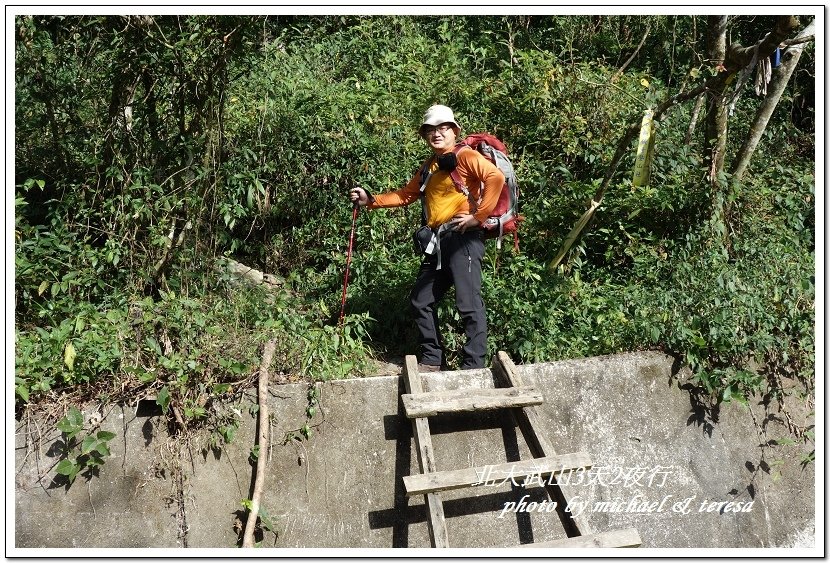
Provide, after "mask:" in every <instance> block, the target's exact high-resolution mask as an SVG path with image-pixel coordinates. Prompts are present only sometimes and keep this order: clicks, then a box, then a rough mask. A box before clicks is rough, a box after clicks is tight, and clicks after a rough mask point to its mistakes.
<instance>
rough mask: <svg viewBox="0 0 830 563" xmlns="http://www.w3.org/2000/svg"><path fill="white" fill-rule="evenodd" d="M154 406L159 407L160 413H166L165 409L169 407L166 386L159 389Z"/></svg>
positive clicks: (168, 392) (168, 395)
mask: <svg viewBox="0 0 830 563" xmlns="http://www.w3.org/2000/svg"><path fill="white" fill-rule="evenodd" d="M156 404H157V405H158V406H160V407H161V411H162V412H164V413H167V407H169V406H170V391H169V390H168V389H167V385H165V386H164V387H162V388H161V391H159V394H158V397H156Z"/></svg>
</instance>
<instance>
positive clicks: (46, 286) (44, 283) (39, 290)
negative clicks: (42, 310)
mask: <svg viewBox="0 0 830 563" xmlns="http://www.w3.org/2000/svg"><path fill="white" fill-rule="evenodd" d="M47 289H49V282H48V281H46V280H43V281H42V282H41V283H40V286H38V288H37V294H38V296H41V295H43V293H44V292H45V291H46V290H47Z"/></svg>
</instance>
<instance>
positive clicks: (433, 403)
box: [401, 386, 544, 418]
mask: <svg viewBox="0 0 830 563" xmlns="http://www.w3.org/2000/svg"><path fill="white" fill-rule="evenodd" d="M401 398H402V399H403V407H404V410H405V411H406V416H407V418H418V417H422V416H434V415H437V414H439V413H452V412H470V411H483V410H492V409H503V408H511V407H527V406H531V405H540V404H542V403H543V402H544V398H543V397H542V393H541V392H540V391H537V390H536V388H535V387H531V386H525V387H508V388H498V389H459V390H455V391H430V392H428V393H415V394H405V395H401Z"/></svg>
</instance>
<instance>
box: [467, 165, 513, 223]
mask: <svg viewBox="0 0 830 563" xmlns="http://www.w3.org/2000/svg"><path fill="white" fill-rule="evenodd" d="M458 164H459V166H462V167H463V169H464V172H465V174H464V177H465V179H470V178H472V179H473V182H472V183H473V184H474V186H475V187H477V185H478V183H479V182H481V183H482V184H483V186H482V187H481V188H480V189H481V190H482V192H481V193H480V194H479V197H480V199H481V201H480V202H479V204H478V209H477V210H476V212H475V214H474V215H473V217H475V218H476V220H477V221H478V222H479V224H481V223H484V221H486V220H487V217H489V216H490V212H491V211H493V209H494V208H495V207H496V204H497V203H498V201H499V195H501V188H502V186H504V174H502V172H501V170H499V168H498V167H497V166H496V165H495V164H493V163H492V162H490V161H489V160H487V159H486V158H485V157H484V156H483V155H481V154H479V153H478V152H477V151H475V150H472V149H470V150H464V151H461V152H459V153H458ZM468 186H469V183H468ZM476 191H477V190H475V188H474V190H473V191H472V193H473V194H475V193H476Z"/></svg>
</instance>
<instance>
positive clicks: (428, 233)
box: [412, 225, 436, 254]
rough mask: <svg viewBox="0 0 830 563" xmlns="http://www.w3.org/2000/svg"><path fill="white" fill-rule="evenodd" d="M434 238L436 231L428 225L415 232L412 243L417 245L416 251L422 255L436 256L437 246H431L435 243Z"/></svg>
mask: <svg viewBox="0 0 830 563" xmlns="http://www.w3.org/2000/svg"><path fill="white" fill-rule="evenodd" d="M434 237H435V231H433V230H432V229H430V228H429V227H428V226H426V225H423V226H422V227H420V228H419V229H418V230H417V231H415V234H414V235H412V242H413V243H414V244H415V250H416V251H417V252H419V253H421V254H435V250H436V247H435V244H430V243H432V242H433V238H434Z"/></svg>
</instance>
